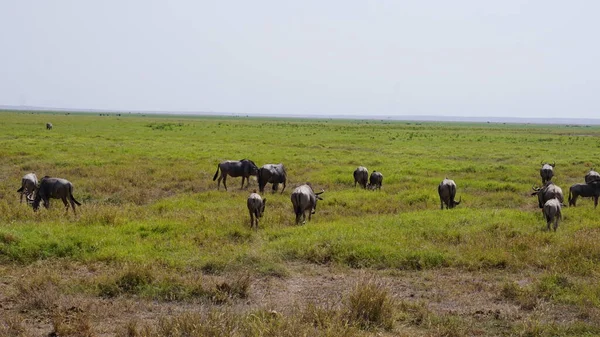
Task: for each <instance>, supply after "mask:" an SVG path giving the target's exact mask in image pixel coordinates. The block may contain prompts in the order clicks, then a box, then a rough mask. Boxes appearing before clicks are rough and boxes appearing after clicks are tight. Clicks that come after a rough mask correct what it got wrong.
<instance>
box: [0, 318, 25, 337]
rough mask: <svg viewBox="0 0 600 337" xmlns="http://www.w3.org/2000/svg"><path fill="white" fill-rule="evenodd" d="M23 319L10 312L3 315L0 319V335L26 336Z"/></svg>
mask: <svg viewBox="0 0 600 337" xmlns="http://www.w3.org/2000/svg"><path fill="white" fill-rule="evenodd" d="M22 321H23V320H22V319H21V318H20V317H18V316H17V315H13V314H10V313H8V312H7V313H5V314H3V317H2V318H1V319H0V336H13V337H22V336H23V337H24V336H26V335H25V328H24V327H23V323H22Z"/></svg>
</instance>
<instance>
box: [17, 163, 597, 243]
mask: <svg viewBox="0 0 600 337" xmlns="http://www.w3.org/2000/svg"><path fill="white" fill-rule="evenodd" d="M541 165H542V167H541V169H540V177H541V179H542V186H541V187H535V185H534V186H533V187H532V189H533V193H531V195H536V196H537V197H538V206H539V208H541V209H542V213H543V215H544V219H545V220H546V225H547V228H548V230H550V227H551V224H553V229H554V231H556V229H557V228H558V223H559V220H560V219H562V207H563V206H566V205H565V204H564V195H563V191H562V189H561V188H560V187H559V186H557V185H555V184H554V182H553V181H552V178H553V177H554V167H555V163H552V164H548V163H542V164H541ZM219 172H220V173H221V175H220V176H219ZM217 176H218V177H219V179H218V181H217V189H219V187H220V185H221V181H223V187H224V188H225V190H227V177H228V176H231V177H242V185H241V188H244V181H247V182H248V183H247V185H246V187H248V186H249V184H250V177H251V176H255V177H256V178H257V181H258V186H259V191H260V193H264V189H265V186H266V185H267V184H272V189H273V193H275V192H277V191H278V188H279V184H283V188H282V189H281V193H283V191H284V190H285V187H286V183H287V173H286V170H285V167H284V165H283V164H281V163H280V164H266V165H263V166H262V167H260V168H258V166H257V165H256V164H255V163H254V162H253V161H252V160H249V159H242V160H238V161H235V160H226V161H223V162H221V163H219V164H218V166H217V171H216V172H215V175H214V177H213V181H214V180H217ZM353 178H354V186H355V187H356V185H357V184H358V185H359V186H360V187H362V188H363V189H370V190H375V189H379V190H380V189H381V186H382V183H383V174H382V173H381V172H378V171H373V172H372V173H371V175H369V171H368V169H367V168H366V167H364V166H359V167H358V168H356V170H354V172H353ZM584 181H585V183H577V184H574V185H572V186H571V187H570V188H569V198H568V201H569V206H576V203H577V199H578V198H579V197H591V198H593V199H594V207H597V206H598V197H599V196H600V174H599V173H598V172H596V171H594V169H593V168H592V169H590V170H589V172H588V173H587V174H586V175H585V177H584ZM456 189H457V185H456V183H455V182H454V180H451V179H448V178H445V179H444V180H442V182H440V184H439V185H438V188H437V191H438V195H439V197H440V208H441V209H442V210H443V209H444V206H445V207H446V209H451V208H454V207H456V206H458V205H459V204H460V203H461V202H462V197H461V198H459V199H458V201H457V200H456ZM17 192H18V193H19V194H20V202H21V203H22V202H23V196H25V197H26V199H27V203H28V204H30V205H31V206H32V207H33V209H34V211H37V210H38V209H39V205H40V201H43V204H44V207H45V208H48V207H49V205H50V201H49V199H61V200H62V201H63V203H64V205H65V210H66V211H68V209H69V204H70V205H71V208H72V209H73V213H75V214H77V212H76V210H75V204H77V205H81V203H79V202H78V201H77V200H75V198H74V197H73V184H71V182H69V181H68V180H66V179H62V178H52V177H49V176H45V177H43V178H42V179H41V180H40V181H39V182H38V179H37V177H36V175H35V174H34V173H28V174H26V175H25V176H23V178H22V179H21V188H19V189H18V190H17ZM323 192H325V191H324V190H321V191H320V192H315V191H314V190H313V187H312V185H311V184H310V183H304V184H302V185H300V186H297V187H296V188H295V189H294V190H293V191H292V194H291V197H290V199H291V202H292V206H293V210H294V214H295V216H296V224H299V223H300V222H302V223H303V224H304V223H305V222H306V212H307V211H308V220H309V221H310V219H311V215H312V214H315V211H316V209H317V201H318V200H323V198H322V197H321V194H322V193H323ZM266 203H267V199H266V198H262V197H261V196H260V194H258V193H257V191H254V192H253V193H252V194H250V196H249V197H248V199H247V202H246V205H247V207H248V212H249V214H250V227H251V228H256V229H258V219H259V218H261V217H262V215H263V214H264V212H265V206H266Z"/></svg>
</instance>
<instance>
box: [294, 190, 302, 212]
mask: <svg viewBox="0 0 600 337" xmlns="http://www.w3.org/2000/svg"><path fill="white" fill-rule="evenodd" d="M294 197H295V198H296V202H295V203H294V213H296V217H298V216H299V215H300V214H302V206H301V205H300V202H301V199H302V195H300V194H295V195H294Z"/></svg>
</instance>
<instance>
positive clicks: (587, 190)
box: [569, 181, 600, 208]
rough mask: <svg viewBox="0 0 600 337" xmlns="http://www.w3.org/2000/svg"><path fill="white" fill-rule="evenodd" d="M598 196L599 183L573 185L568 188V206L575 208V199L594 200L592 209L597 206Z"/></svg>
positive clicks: (599, 191) (599, 192)
mask: <svg viewBox="0 0 600 337" xmlns="http://www.w3.org/2000/svg"><path fill="white" fill-rule="evenodd" d="M599 196H600V181H595V182H591V183H589V184H574V185H572V186H571V187H570V188H569V206H577V205H576V204H577V198H578V197H584V198H590V197H591V198H594V208H595V207H597V206H598V197H599Z"/></svg>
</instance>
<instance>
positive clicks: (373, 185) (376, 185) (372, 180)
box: [367, 171, 383, 190]
mask: <svg viewBox="0 0 600 337" xmlns="http://www.w3.org/2000/svg"><path fill="white" fill-rule="evenodd" d="M381 183H383V174H381V172H377V171H373V173H371V176H370V177H369V183H368V184H367V188H368V189H371V190H374V189H379V190H381Z"/></svg>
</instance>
